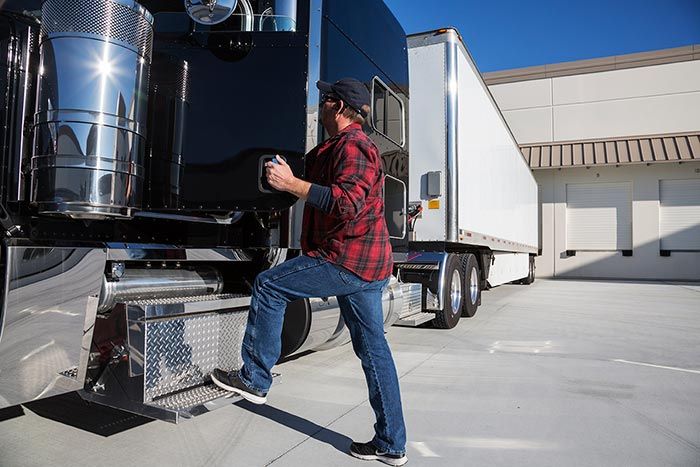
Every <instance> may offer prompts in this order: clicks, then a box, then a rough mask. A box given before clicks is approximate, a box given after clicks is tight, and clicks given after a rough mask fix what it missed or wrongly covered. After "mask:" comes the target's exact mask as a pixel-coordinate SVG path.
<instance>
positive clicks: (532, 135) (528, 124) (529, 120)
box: [503, 107, 552, 144]
mask: <svg viewBox="0 0 700 467" xmlns="http://www.w3.org/2000/svg"><path fill="white" fill-rule="evenodd" d="M503 117H504V118H505V120H506V123H508V126H509V127H510V130H511V131H512V132H513V136H514V137H515V140H516V141H517V142H518V144H528V143H540V142H549V141H552V108H551V107H543V108H537V109H526V110H509V111H506V112H503Z"/></svg>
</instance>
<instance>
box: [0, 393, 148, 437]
mask: <svg viewBox="0 0 700 467" xmlns="http://www.w3.org/2000/svg"><path fill="white" fill-rule="evenodd" d="M24 407H25V408H26V409H28V410H31V411H32V412H34V413H35V414H37V415H39V416H40V417H43V418H48V419H49V420H53V421H55V422H59V423H63V424H65V425H68V426H72V427H74V428H78V429H80V430H83V431H87V432H90V433H93V434H96V435H100V436H105V437H107V436H112V435H115V434H118V433H122V432H124V431H127V430H130V429H132V428H136V427H138V426H141V425H145V424H146V423H149V422H153V421H154V420H153V419H151V418H146V417H142V416H140V415H134V414H132V413H129V412H125V411H123V410H118V409H113V408H111V407H105V406H103V405H98V404H93V403H90V402H87V401H85V400H83V398H82V397H80V395H79V394H78V393H77V392H69V393H67V394H61V395H58V396H53V397H48V398H46V399H41V400H38V401H33V402H28V403H26V404H24ZM10 408H13V407H10ZM19 409H20V410H22V409H21V407H19ZM0 420H2V418H1V414H0Z"/></svg>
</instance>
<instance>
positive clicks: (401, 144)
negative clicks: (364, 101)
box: [369, 76, 406, 148]
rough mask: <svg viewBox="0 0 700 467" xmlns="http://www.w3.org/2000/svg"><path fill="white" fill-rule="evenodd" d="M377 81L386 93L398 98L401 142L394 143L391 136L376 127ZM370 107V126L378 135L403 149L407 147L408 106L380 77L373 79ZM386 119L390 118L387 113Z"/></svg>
mask: <svg viewBox="0 0 700 467" xmlns="http://www.w3.org/2000/svg"><path fill="white" fill-rule="evenodd" d="M375 81H377V82H378V83H379V84H381V86H382V87H383V88H384V89H386V91H387V92H388V93H389V94H391V95H393V96H394V97H395V98H396V100H397V101H399V104H400V105H401V142H398V141H394V139H393V138H391V137H390V136H389V135H385V134H384V133H382V132H381V131H379V130H378V129H377V127H376V126H374V118H373V117H374V115H375V113H374V82H375ZM370 105H371V112H370V119H369V121H370V126H371V127H372V129H373V130H374V131H376V132H377V133H379V134H380V135H382V136H384V137H385V138H386V139H388V140H389V141H391V142H392V143H394V144H396V145H397V146H399V147H402V148H404V147H406V106H405V105H404V103H403V100H401V98H400V97H399V95H398V94H396V93H395V92H394V91H393V90H392V89H391V88H390V87H389V85H388V84H386V83H385V82H384V81H383V80H382V79H381V78H380V77H379V76H375V77H373V78H372V100H371V102H370ZM384 108H385V109H386V104H385V105H384ZM384 118H386V119H387V120H388V118H389V117H388V115H386V113H385V114H384Z"/></svg>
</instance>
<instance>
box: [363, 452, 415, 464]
mask: <svg viewBox="0 0 700 467" xmlns="http://www.w3.org/2000/svg"><path fill="white" fill-rule="evenodd" d="M350 455H351V456H352V457H355V458H357V459H362V460H363V461H379V462H383V463H385V464H387V465H397V466H398V465H405V464H406V463H407V462H408V458H407V457H406V456H403V457H402V458H400V459H390V458H388V457H382V456H378V455H376V454H370V455H367V456H364V455H362V454H357V453H355V452H352V451H350Z"/></svg>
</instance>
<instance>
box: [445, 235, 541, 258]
mask: <svg viewBox="0 0 700 467" xmlns="http://www.w3.org/2000/svg"><path fill="white" fill-rule="evenodd" d="M459 242H460V243H466V244H469V245H479V246H485V247H488V248H490V249H491V250H493V251H507V252H515V253H531V254H537V253H538V251H539V249H538V247H536V246H532V245H527V244H525V243H520V242H513V241H511V240H505V239H503V238H499V237H494V236H493V235H486V234H482V233H478V232H472V231H470V230H460V231H459Z"/></svg>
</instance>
